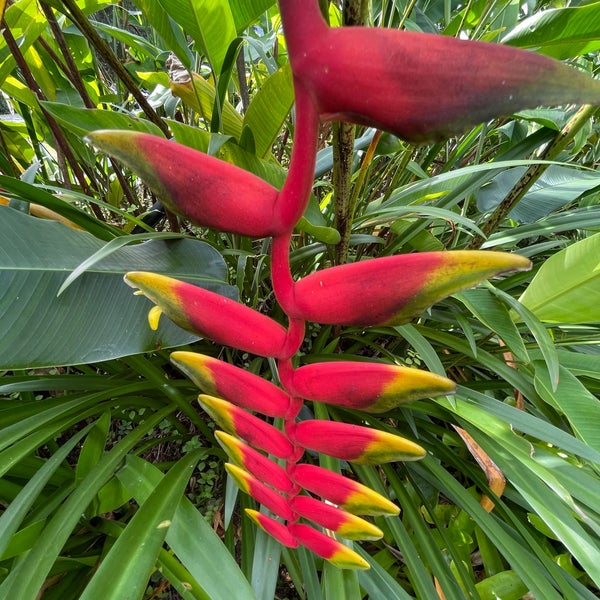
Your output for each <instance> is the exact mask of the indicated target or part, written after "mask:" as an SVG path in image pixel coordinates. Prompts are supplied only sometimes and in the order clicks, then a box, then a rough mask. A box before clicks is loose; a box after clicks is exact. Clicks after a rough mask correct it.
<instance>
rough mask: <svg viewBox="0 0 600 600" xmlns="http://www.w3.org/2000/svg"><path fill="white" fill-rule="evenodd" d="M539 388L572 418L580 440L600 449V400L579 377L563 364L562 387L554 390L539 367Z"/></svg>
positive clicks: (559, 383) (549, 400) (557, 407)
mask: <svg viewBox="0 0 600 600" xmlns="http://www.w3.org/2000/svg"><path fill="white" fill-rule="evenodd" d="M536 366H537V365H536ZM535 389H536V390H537V391H538V393H539V395H540V396H541V397H542V398H543V399H544V400H545V401H546V402H548V404H550V405H551V406H552V407H553V408H554V409H555V410H557V411H558V412H559V413H560V414H562V415H564V416H565V417H566V418H567V419H568V421H569V423H570V424H571V427H573V431H574V432H575V433H576V435H577V437H578V438H579V439H581V440H583V441H584V442H585V443H586V444H587V445H588V446H589V447H590V448H594V450H598V451H600V428H599V427H598V424H599V423H600V400H598V398H596V397H595V396H594V395H593V394H592V393H591V392H589V391H588V390H587V388H586V387H585V386H584V385H582V384H581V383H580V382H579V380H578V379H577V378H576V377H575V376H573V375H572V374H571V373H570V372H569V371H568V370H567V369H565V368H564V367H561V368H560V372H559V379H558V386H556V390H553V387H552V386H551V385H550V380H549V378H548V375H547V373H546V372H545V371H544V369H543V368H542V369H538V368H536V372H535Z"/></svg>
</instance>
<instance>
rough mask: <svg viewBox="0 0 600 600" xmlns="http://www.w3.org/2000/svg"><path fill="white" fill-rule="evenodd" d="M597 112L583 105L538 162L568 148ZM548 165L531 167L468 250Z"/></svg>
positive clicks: (496, 224) (495, 225)
mask: <svg viewBox="0 0 600 600" xmlns="http://www.w3.org/2000/svg"><path fill="white" fill-rule="evenodd" d="M597 112H598V107H597V106H591V105H585V106H582V107H581V108H580V109H579V110H578V111H577V112H576V113H575V115H573V117H571V119H570V120H569V122H568V123H567V124H566V125H565V126H564V127H563V128H562V129H561V131H559V132H558V133H557V134H556V136H555V138H554V140H553V142H552V143H551V144H549V145H548V147H547V148H546V150H545V151H544V152H543V153H542V155H541V156H540V160H546V161H551V160H554V159H556V157H557V156H558V155H559V154H560V153H561V152H562V151H563V150H564V149H565V148H566V147H567V146H568V144H569V143H570V142H571V141H572V140H573V138H574V137H575V135H576V134H577V132H578V131H579V130H580V129H581V128H582V127H583V126H584V125H585V124H586V123H587V122H588V121H589V119H590V118H592V117H593V116H594V115H595V114H596V113H597ZM549 166H550V165H548V164H535V165H531V166H530V167H529V168H528V169H527V171H525V173H523V175H522V177H521V178H520V179H519V181H517V183H516V184H515V186H514V187H513V188H512V190H511V191H510V192H509V193H508V195H507V196H506V197H505V198H504V200H502V202H500V204H499V205H498V206H497V207H496V209H495V210H494V212H493V213H492V215H491V216H490V218H489V219H488V221H487V222H486V223H485V224H484V225H482V227H481V231H482V232H483V234H484V235H483V236H481V235H476V236H475V237H474V238H473V239H472V240H471V243H470V244H469V246H468V248H469V249H471V250H472V249H477V248H480V247H481V246H482V244H483V243H484V242H485V240H486V238H487V237H489V235H490V234H492V233H493V232H494V231H496V229H497V228H498V227H499V226H500V224H501V223H502V222H503V221H504V219H505V218H506V217H507V216H508V214H509V213H510V211H511V210H512V209H513V208H514V207H515V206H516V205H517V204H518V203H519V202H520V201H521V200H522V198H523V196H525V194H526V193H527V192H528V191H529V189H530V188H531V186H532V185H533V184H534V183H535V182H536V181H537V180H538V179H539V178H540V177H541V176H542V174H543V173H544V172H545V171H546V169H547V168H548V167H549Z"/></svg>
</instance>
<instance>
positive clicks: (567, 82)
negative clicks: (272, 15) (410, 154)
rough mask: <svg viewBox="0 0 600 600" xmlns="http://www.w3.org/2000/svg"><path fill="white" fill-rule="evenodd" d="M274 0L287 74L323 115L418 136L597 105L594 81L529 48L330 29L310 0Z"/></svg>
mask: <svg viewBox="0 0 600 600" xmlns="http://www.w3.org/2000/svg"><path fill="white" fill-rule="evenodd" d="M280 6H281V16H282V21H283V26H284V31H285V33H286V40H287V47H288V52H289V56H290V62H291V64H292V69H293V72H294V77H295V78H296V79H297V80H299V81H300V82H301V83H302V85H303V86H304V87H306V88H307V89H308V90H310V92H311V93H312V95H313V97H314V99H315V104H316V106H317V108H318V111H319V113H320V115H321V118H322V119H323V120H338V121H350V122H353V123H360V124H363V125H368V126H373V127H377V128H378V129H384V130H386V131H390V132H392V133H395V134H396V135H399V136H400V137H403V138H405V139H407V140H409V141H413V142H423V141H430V140H436V139H440V138H444V137H448V136H450V135H452V134H455V133H460V132H461V131H462V130H463V129H465V128H466V127H467V126H469V125H475V124H477V123H481V122H483V121H487V120H489V119H492V118H495V117H499V116H503V115H510V114H512V113H513V112H516V111H518V110H521V109H524V108H535V107H536V106H539V105H541V104H567V103H578V104H594V103H598V102H600V83H599V82H597V81H595V80H593V79H591V78H590V77H588V76H587V75H584V74H583V73H580V72H578V71H576V70H575V69H572V68H570V67H567V66H565V65H563V64H562V63H560V62H558V61H555V60H552V59H550V58H547V57H545V56H541V55H539V54H535V53H533V52H528V51H524V50H518V49H515V48H510V47H507V46H501V45H499V44H488V43H484V42H472V41H468V42H467V41H462V40H458V39H455V38H452V37H447V36H443V35H431V34H425V33H414V32H408V31H393V30H389V29H380V28H367V27H340V28H328V27H327V26H326V24H325V21H324V20H323V19H322V18H321V15H320V12H319V6H318V2H316V1H314V0H309V1H306V0H281V2H280Z"/></svg>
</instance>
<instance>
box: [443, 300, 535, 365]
mask: <svg viewBox="0 0 600 600" xmlns="http://www.w3.org/2000/svg"><path fill="white" fill-rule="evenodd" d="M455 297H456V298H458V299H459V300H460V301H461V302H462V303H463V304H464V305H465V306H466V307H467V308H468V309H469V310H470V311H471V312H472V313H473V315H475V317H477V319H479V321H481V322H482V323H483V324H484V325H485V326H486V327H488V328H489V329H491V330H492V331H493V332H495V333H497V334H498V335H499V336H500V338H501V339H502V341H503V342H504V343H505V344H506V346H507V350H509V351H510V352H513V353H514V354H515V357H516V358H517V359H518V360H519V361H521V362H524V363H528V362H529V356H528V355H527V349H526V348H525V344H524V343H523V338H522V337H521V334H520V333H519V331H518V330H517V328H516V327H515V325H514V323H513V322H512V320H511V318H510V316H509V312H508V310H507V309H506V307H505V306H504V304H502V302H500V300H499V299H498V298H496V297H495V296H494V295H493V294H492V293H491V292H490V291H489V290H486V289H484V288H479V289H475V290H466V291H464V292H461V293H460V294H455Z"/></svg>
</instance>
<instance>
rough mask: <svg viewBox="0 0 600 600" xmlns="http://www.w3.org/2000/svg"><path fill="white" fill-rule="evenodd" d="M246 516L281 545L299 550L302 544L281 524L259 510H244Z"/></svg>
mask: <svg viewBox="0 0 600 600" xmlns="http://www.w3.org/2000/svg"><path fill="white" fill-rule="evenodd" d="M244 510H245V511H246V514H247V515H248V516H249V517H250V518H251V519H252V520H253V521H254V522H255V523H256V524H257V525H258V526H259V527H260V528H261V529H262V530H263V531H266V532H267V533H268V534H269V535H271V536H273V537H274V538H275V539H276V540H277V541H278V542H279V543H280V544H283V545H284V546H286V547H287V548H297V547H298V546H299V545H300V544H299V543H298V540H296V539H295V538H294V537H293V536H292V534H291V533H290V531H289V529H288V528H287V527H286V526H285V525H283V523H280V522H279V521H275V519H271V517H268V516H267V515H265V514H263V513H259V512H258V511H257V510H252V509H251V508H246V509H244Z"/></svg>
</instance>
